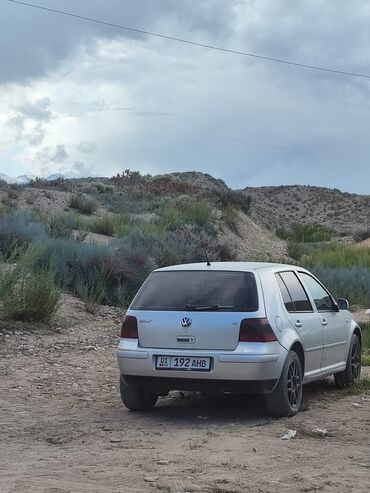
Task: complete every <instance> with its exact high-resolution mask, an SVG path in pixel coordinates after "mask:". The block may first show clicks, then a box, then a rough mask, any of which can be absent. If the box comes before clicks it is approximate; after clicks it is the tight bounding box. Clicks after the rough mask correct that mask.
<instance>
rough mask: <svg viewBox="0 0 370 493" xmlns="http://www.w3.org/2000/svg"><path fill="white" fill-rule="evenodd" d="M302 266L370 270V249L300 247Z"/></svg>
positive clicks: (324, 246)
mask: <svg viewBox="0 0 370 493" xmlns="http://www.w3.org/2000/svg"><path fill="white" fill-rule="evenodd" d="M302 251H303V252H304V254H303V255H304V258H303V261H304V264H305V265H307V266H314V265H326V266H328V267H356V266H362V267H367V268H368V269H369V268H370V248H357V247H355V246H353V245H346V244H337V243H332V244H326V245H325V244H324V245H311V246H302Z"/></svg>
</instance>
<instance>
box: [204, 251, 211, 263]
mask: <svg viewBox="0 0 370 493" xmlns="http://www.w3.org/2000/svg"><path fill="white" fill-rule="evenodd" d="M204 255H205V257H206V260H207V267H210V266H211V262H210V261H209V258H208V253H207V250H206V249H204Z"/></svg>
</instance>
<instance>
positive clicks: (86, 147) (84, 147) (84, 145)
mask: <svg viewBox="0 0 370 493" xmlns="http://www.w3.org/2000/svg"><path fill="white" fill-rule="evenodd" d="M77 150H78V151H79V152H83V153H84V154H91V153H93V152H94V151H95V150H96V144H94V142H88V141H85V142H80V143H79V144H78V146H77Z"/></svg>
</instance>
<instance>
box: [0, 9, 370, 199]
mask: <svg viewBox="0 0 370 493" xmlns="http://www.w3.org/2000/svg"><path fill="white" fill-rule="evenodd" d="M38 1H39V2H40V4H43V5H47V6H48V7H52V8H53V7H55V8H62V7H61V6H60V2H58V1H57V0H49V1H48V2H46V1H44V0H38ZM76 3H77V2H73V1H72V0H65V1H64V2H63V9H65V10H71V11H76V12H78V13H81V14H87V15H89V16H91V17H94V16H95V17H99V18H102V19H106V20H108V21H109V20H113V22H117V23H120V22H122V23H126V24H128V25H132V26H137V27H143V28H144V29H148V30H153V31H158V32H163V33H168V34H175V35H178V36H181V37H184V38H189V39H195V40H199V41H201V42H206V43H214V44H218V45H223V46H226V47H230V48H235V49H241V50H245V51H248V52H256V53H260V54H262V55H267V56H277V57H279V58H287V59H290V60H293V61H298V62H303V63H309V64H310V63H314V64H318V65H324V66H329V67H332V68H338V69H344V70H350V71H354V72H365V73H366V72H367V71H368V67H369V66H370V64H369V62H370V59H369V56H370V55H369V50H368V46H369V45H370V31H369V29H368V26H369V24H370V6H369V3H368V1H367V0H353V1H352V2H347V1H345V0H338V1H337V2H335V3H328V2H326V1H324V0H317V1H315V2H293V1H292V0H279V1H278V2H276V1H275V0H260V1H258V2H257V1H254V0H229V1H227V2H225V0H202V1H201V2H189V1H188V0H178V1H176V2H174V1H173V0H156V2H153V1H151V0H150V1H149V0H138V1H135V2H131V1H128V0H124V1H118V0H111V1H110V2H99V1H98V0H90V1H87V0H81V1H80V2H78V6H76ZM103 4H104V5H103ZM4 9H5V10H4ZM0 10H1V13H3V12H4V13H5V14H7V16H6V18H7V19H8V20H9V26H8V25H7V26H5V32H4V31H3V30H2V31H1V32H0V43H1V41H2V40H5V39H6V40H7V43H8V40H9V43H8V44H9V51H8V52H7V57H9V58H6V59H4V60H3V62H4V63H2V65H1V66H2V70H1V71H0V72H1V75H0V84H1V81H3V82H8V83H9V84H8V85H4V86H3V88H2V94H3V96H1V94H0V104H1V102H2V101H3V104H4V105H6V104H8V109H9V111H8V113H9V115H8V120H7V121H8V124H7V131H8V133H7V134H6V135H4V137H3V138H4V139H6V141H7V142H9V132H14V135H15V136H16V138H17V139H18V140H17V143H16V145H17V146H18V147H19V146H21V145H23V146H24V148H25V151H24V155H23V156H21V159H23V161H22V162H24V163H31V166H34V167H35V168H37V167H38V169H41V168H42V169H43V170H45V172H46V171H47V172H54V171H58V170H56V169H55V166H56V167H58V166H59V170H60V169H61V166H62V168H63V169H71V168H73V169H74V172H75V173H77V174H78V175H83V174H93V172H94V173H95V174H101V175H109V174H114V173H116V172H118V171H120V170H123V169H125V168H131V169H135V168H136V169H139V170H141V171H142V172H151V173H161V172H171V171H177V170H189V169H196V170H202V171H205V172H209V173H211V174H214V175H216V176H219V177H221V178H223V179H225V181H226V182H227V183H229V184H231V185H232V186H234V187H238V188H239V187H244V186H247V185H268V184H282V183H287V184H288V183H305V184H315V185H323V186H330V187H337V188H341V189H344V190H348V191H357V192H362V193H368V192H369V186H368V183H369V182H370V176H369V173H370V171H369V166H368V156H369V153H370V140H369V138H368V128H369V127H370V103H369V95H370V94H369V92H370V84H369V82H368V81H366V80H361V79H354V78H348V77H339V76H334V75H331V74H327V73H324V72H313V71H308V70H302V69H296V68H293V67H289V66H286V65H279V64H274V63H267V62H262V61H260V60H255V59H250V58H246V57H241V56H237V55H230V54H229V55H228V54H221V53H217V52H214V51H210V50H205V49H200V48H195V47H191V46H186V45H181V44H177V43H172V42H169V41H165V40H161V39H153V38H148V37H143V36H138V35H135V36H134V35H130V34H129V33H125V32H121V31H115V30H113V29H109V28H105V27H102V26H96V25H92V24H89V23H83V22H80V21H74V20H72V19H67V18H63V17H58V16H53V15H48V14H44V13H42V12H37V11H29V10H27V9H23V8H18V7H17V6H15V5H10V6H9V5H8V4H7V3H6V2H5V3H3V4H2V5H1V6H0ZM16 24H17V25H18V27H19V29H18V30H16V29H15V25H16ZM2 52H4V50H2ZM1 56H4V53H3V54H2V55H0V57H1ZM10 57H12V58H10ZM10 60H12V61H11V62H10ZM31 60H32V63H30V61H31ZM0 63H1V60H0ZM31 79H32V85H30V84H27V83H25V82H24V81H26V80H31ZM10 82H17V83H18V85H15V84H10ZM7 91H8V92H9V94H11V96H12V97H11V98H10V97H8V92H7ZM32 91H33V92H32ZM23 93H25V94H26V96H24V94H23ZM29 93H30V94H31V95H30V94H29ZM17 95H18V96H17ZM2 97H3V100H2V99H1V98H2ZM17 97H18V99H17ZM8 100H9V101H13V100H15V101H18V102H17V103H12V104H13V106H9V103H7V101H8ZM25 101H26V102H25ZM2 113H3V111H2ZM0 133H1V119H0ZM60 142H63V143H64V144H60ZM32 146H33V147H34V149H31V148H30V147H32ZM59 146H60V147H59ZM7 147H9V146H8V144H7ZM67 149H68V152H67ZM81 154H82V156H81ZM81 157H82V159H81ZM24 166H27V164H25V165H24ZM0 167H1V157H0Z"/></svg>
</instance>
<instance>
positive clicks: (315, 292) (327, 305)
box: [299, 272, 336, 312]
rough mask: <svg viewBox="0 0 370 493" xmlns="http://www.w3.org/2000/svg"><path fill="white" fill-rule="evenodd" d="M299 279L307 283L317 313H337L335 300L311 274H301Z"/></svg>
mask: <svg viewBox="0 0 370 493" xmlns="http://www.w3.org/2000/svg"><path fill="white" fill-rule="evenodd" d="M299 277H300V278H301V279H302V280H303V282H304V283H305V285H306V287H307V289H308V291H309V292H310V293H311V296H312V298H313V300H314V302H315V305H316V308H317V311H319V312H333V311H336V310H335V307H334V303H333V300H332V298H331V296H330V295H329V293H328V292H327V291H326V290H325V289H324V288H323V287H322V286H321V285H320V284H319V283H318V282H317V281H316V279H314V278H313V277H311V276H310V275H309V274H306V273H305V272H300V273H299Z"/></svg>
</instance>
